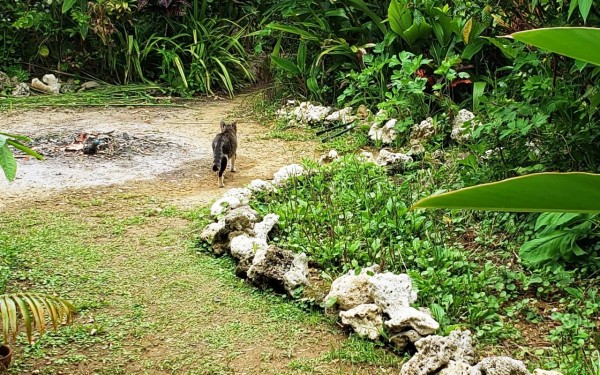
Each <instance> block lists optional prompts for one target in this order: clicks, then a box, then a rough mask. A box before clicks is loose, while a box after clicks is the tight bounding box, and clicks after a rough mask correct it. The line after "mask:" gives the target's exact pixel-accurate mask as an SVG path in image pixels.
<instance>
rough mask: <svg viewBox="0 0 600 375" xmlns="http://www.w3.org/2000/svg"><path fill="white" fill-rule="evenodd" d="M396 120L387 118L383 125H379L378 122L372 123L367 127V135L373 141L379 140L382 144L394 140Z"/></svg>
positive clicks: (396, 135) (395, 136)
mask: <svg viewBox="0 0 600 375" xmlns="http://www.w3.org/2000/svg"><path fill="white" fill-rule="evenodd" d="M397 121H398V120H396V119H391V120H388V121H387V122H386V123H385V125H384V126H382V127H380V126H379V125H380V123H379V122H375V123H373V125H372V126H371V128H370V129H369V133H368V136H369V138H371V139H372V140H374V141H381V143H383V144H390V143H392V142H394V141H395V140H396V138H397V137H398V133H397V132H396V129H395V126H396V122H397Z"/></svg>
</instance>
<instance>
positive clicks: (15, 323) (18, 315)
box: [0, 293, 75, 343]
mask: <svg viewBox="0 0 600 375" xmlns="http://www.w3.org/2000/svg"><path fill="white" fill-rule="evenodd" d="M74 312H75V307H73V305H72V304H70V303H69V302H67V301H65V300H62V299H60V298H58V297H54V296H51V295H48V294H43V293H11V294H1V295H0V321H1V323H2V333H3V334H4V342H5V343H7V342H8V341H9V338H11V337H12V340H13V341H14V340H16V338H17V334H18V331H19V327H20V326H21V325H20V322H19V319H22V320H23V325H24V326H25V331H26V333H27V338H28V340H29V342H30V343H31V342H32V338H33V336H32V335H33V331H34V330H37V331H38V332H39V334H40V335H41V334H43V333H44V332H45V331H46V319H47V318H48V319H49V320H50V322H51V323H52V327H53V328H54V330H56V329H57V328H58V325H59V324H63V323H67V324H69V323H71V322H72V321H73V314H74Z"/></svg>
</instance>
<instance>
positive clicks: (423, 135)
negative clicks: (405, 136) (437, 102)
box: [410, 117, 435, 143]
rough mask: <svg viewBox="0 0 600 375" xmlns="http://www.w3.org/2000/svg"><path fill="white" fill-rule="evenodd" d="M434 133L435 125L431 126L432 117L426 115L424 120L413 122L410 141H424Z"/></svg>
mask: <svg viewBox="0 0 600 375" xmlns="http://www.w3.org/2000/svg"><path fill="white" fill-rule="evenodd" d="M434 134H435V127H434V126H433V119H432V118H431V117H427V118H426V119H425V120H423V121H421V123H419V124H415V125H413V127H412V131H411V133H410V141H411V143H412V142H413V141H417V142H419V143H426V142H427V141H429V140H430V139H431V137H433V135H434Z"/></svg>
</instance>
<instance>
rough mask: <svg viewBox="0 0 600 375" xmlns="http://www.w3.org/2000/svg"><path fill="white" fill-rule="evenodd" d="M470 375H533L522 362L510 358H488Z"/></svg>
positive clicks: (474, 368)
mask: <svg viewBox="0 0 600 375" xmlns="http://www.w3.org/2000/svg"><path fill="white" fill-rule="evenodd" d="M469 375H531V374H530V372H529V371H528V370H527V367H525V364H524V363H523V362H522V361H518V360H516V359H512V358H510V357H487V358H484V359H482V360H481V362H479V363H478V364H476V365H475V366H473V368H472V369H471V373H470V374H469Z"/></svg>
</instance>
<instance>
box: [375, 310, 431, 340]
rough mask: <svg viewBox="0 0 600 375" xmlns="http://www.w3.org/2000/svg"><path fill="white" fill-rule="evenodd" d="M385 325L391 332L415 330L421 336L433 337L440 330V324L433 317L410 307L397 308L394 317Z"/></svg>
mask: <svg viewBox="0 0 600 375" xmlns="http://www.w3.org/2000/svg"><path fill="white" fill-rule="evenodd" d="M385 325H386V326H387V327H388V329H389V330H390V331H391V332H402V331H406V330H409V329H414V330H415V331H417V333H418V334H419V335H421V336H427V335H432V334H434V333H435V331H437V330H438V329H439V328H440V324H439V323H438V322H436V321H435V319H433V318H432V317H431V315H429V314H426V313H424V312H423V311H419V310H417V309H415V308H414V307H410V306H408V307H396V308H395V309H394V316H393V317H392V318H391V319H390V320H388V321H386V322H385Z"/></svg>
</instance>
